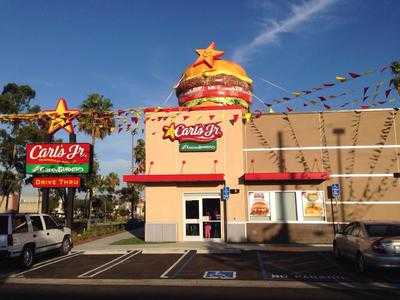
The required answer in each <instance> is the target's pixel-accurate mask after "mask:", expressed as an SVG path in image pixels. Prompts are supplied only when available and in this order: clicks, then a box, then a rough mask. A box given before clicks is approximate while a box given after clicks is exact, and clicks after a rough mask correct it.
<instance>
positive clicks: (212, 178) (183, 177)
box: [123, 174, 225, 184]
mask: <svg viewBox="0 0 400 300" xmlns="http://www.w3.org/2000/svg"><path fill="white" fill-rule="evenodd" d="M224 180H225V179H224V174H162V175H124V176H123V181H124V182H128V183H142V184H151V183H177V182H182V183H185V182H192V183H193V182H223V181H224Z"/></svg>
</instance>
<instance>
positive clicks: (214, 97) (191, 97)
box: [176, 42, 253, 109]
mask: <svg viewBox="0 0 400 300" xmlns="http://www.w3.org/2000/svg"><path fill="white" fill-rule="evenodd" d="M215 48H216V45H215V43H214V42H212V43H211V44H210V45H209V46H208V47H207V48H206V49H197V50H196V52H197V54H198V55H199V57H198V58H197V60H196V61H195V62H194V63H193V64H192V65H190V66H189V67H188V68H187V69H186V70H185V72H184V73H183V74H182V77H181V79H180V81H179V83H178V85H177V86H176V95H177V97H178V99H179V105H180V106H185V107H194V106H218V105H241V106H243V107H244V108H246V109H248V108H249V105H250V104H251V94H252V83H253V81H252V80H251V79H250V78H249V77H248V76H247V74H246V72H245V70H243V68H242V67H241V66H239V65H238V64H236V63H234V62H231V61H228V60H222V59H220V58H221V56H222V55H223V54H224V52H223V51H219V50H216V49H215Z"/></svg>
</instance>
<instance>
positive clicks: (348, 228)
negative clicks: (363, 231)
mask: <svg viewBox="0 0 400 300" xmlns="http://www.w3.org/2000/svg"><path fill="white" fill-rule="evenodd" d="M353 229H354V224H353V223H352V224H349V225H347V226H346V228H345V229H344V230H343V233H344V234H345V235H350V234H351V233H352V232H353Z"/></svg>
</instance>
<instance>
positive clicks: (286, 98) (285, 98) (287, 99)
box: [282, 97, 290, 101]
mask: <svg viewBox="0 0 400 300" xmlns="http://www.w3.org/2000/svg"><path fill="white" fill-rule="evenodd" d="M282 99H283V100H286V101H289V100H290V98H288V97H283V98H282Z"/></svg>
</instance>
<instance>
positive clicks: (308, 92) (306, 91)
mask: <svg viewBox="0 0 400 300" xmlns="http://www.w3.org/2000/svg"><path fill="white" fill-rule="evenodd" d="M302 92H303V93H304V94H306V95H308V94H311V93H312V92H311V91H309V90H305V91H302Z"/></svg>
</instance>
